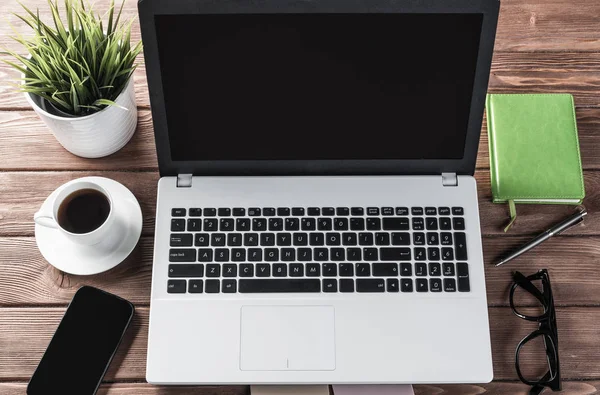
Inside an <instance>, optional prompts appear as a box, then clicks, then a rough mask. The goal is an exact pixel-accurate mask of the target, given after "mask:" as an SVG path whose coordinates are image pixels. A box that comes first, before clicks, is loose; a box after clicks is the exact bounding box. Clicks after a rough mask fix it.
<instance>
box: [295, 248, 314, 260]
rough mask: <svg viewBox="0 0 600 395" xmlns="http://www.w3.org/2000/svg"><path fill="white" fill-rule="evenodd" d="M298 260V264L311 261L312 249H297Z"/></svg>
mask: <svg viewBox="0 0 600 395" xmlns="http://www.w3.org/2000/svg"><path fill="white" fill-rule="evenodd" d="M298 260H299V261H300V262H308V261H312V249H310V248H298Z"/></svg>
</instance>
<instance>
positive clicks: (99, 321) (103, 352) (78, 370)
mask: <svg viewBox="0 0 600 395" xmlns="http://www.w3.org/2000/svg"><path fill="white" fill-rule="evenodd" d="M133 312H134V307H133V305H132V304H131V303H130V302H128V301H126V300H125V299H122V298H120V297H118V296H115V295H112V294H109V293H108V292H104V291H101V290H99V289H96V288H93V287H88V286H85V287H82V288H80V289H79V290H78V291H77V292H76V293H75V296H74V297H73V300H71V303H70V304H69V307H68V308H67V311H66V312H65V315H64V317H63V318H62V320H61V321H60V324H59V325H58V329H56V332H55V333H54V336H53V337H52V340H50V344H49V345H48V348H47V349H46V352H45V353H44V356H43V357H42V360H41V361H40V364H39V365H38V367H37V369H36V370H35V372H34V373H33V377H31V380H30V381H29V385H28V386H27V394H28V395H53V394H61V395H67V394H68V395H70V394H73V395H75V394H77V395H93V394H95V393H96V391H97V390H98V387H99V386H100V383H101V382H102V378H103V377H104V374H105V373H106V370H107V369H108V366H109V364H110V361H111V360H112V358H113V356H114V355H115V352H116V351H117V348H118V347H119V343H120V342H121V339H122V338H123V335H124V334H125V331H126V330H127V327H128V326H129V323H130V322H131V319H132V318H133Z"/></svg>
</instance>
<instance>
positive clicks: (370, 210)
mask: <svg viewBox="0 0 600 395" xmlns="http://www.w3.org/2000/svg"><path fill="white" fill-rule="evenodd" d="M367 215H379V207H367Z"/></svg>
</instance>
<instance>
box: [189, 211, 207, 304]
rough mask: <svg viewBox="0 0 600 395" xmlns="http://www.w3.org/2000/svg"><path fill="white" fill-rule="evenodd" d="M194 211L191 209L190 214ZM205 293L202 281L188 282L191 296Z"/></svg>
mask: <svg viewBox="0 0 600 395" xmlns="http://www.w3.org/2000/svg"><path fill="white" fill-rule="evenodd" d="M191 211H192V209H190V212H191ZM202 291H204V284H203V281H202V280H190V281H189V282H188V292H189V293H191V294H201V293H202Z"/></svg>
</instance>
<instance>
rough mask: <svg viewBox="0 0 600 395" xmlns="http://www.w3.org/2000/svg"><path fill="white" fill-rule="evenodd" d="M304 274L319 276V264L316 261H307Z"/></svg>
mask: <svg viewBox="0 0 600 395" xmlns="http://www.w3.org/2000/svg"><path fill="white" fill-rule="evenodd" d="M306 276H307V277H320V276H321V265H319V264H318V263H307V264H306Z"/></svg>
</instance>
